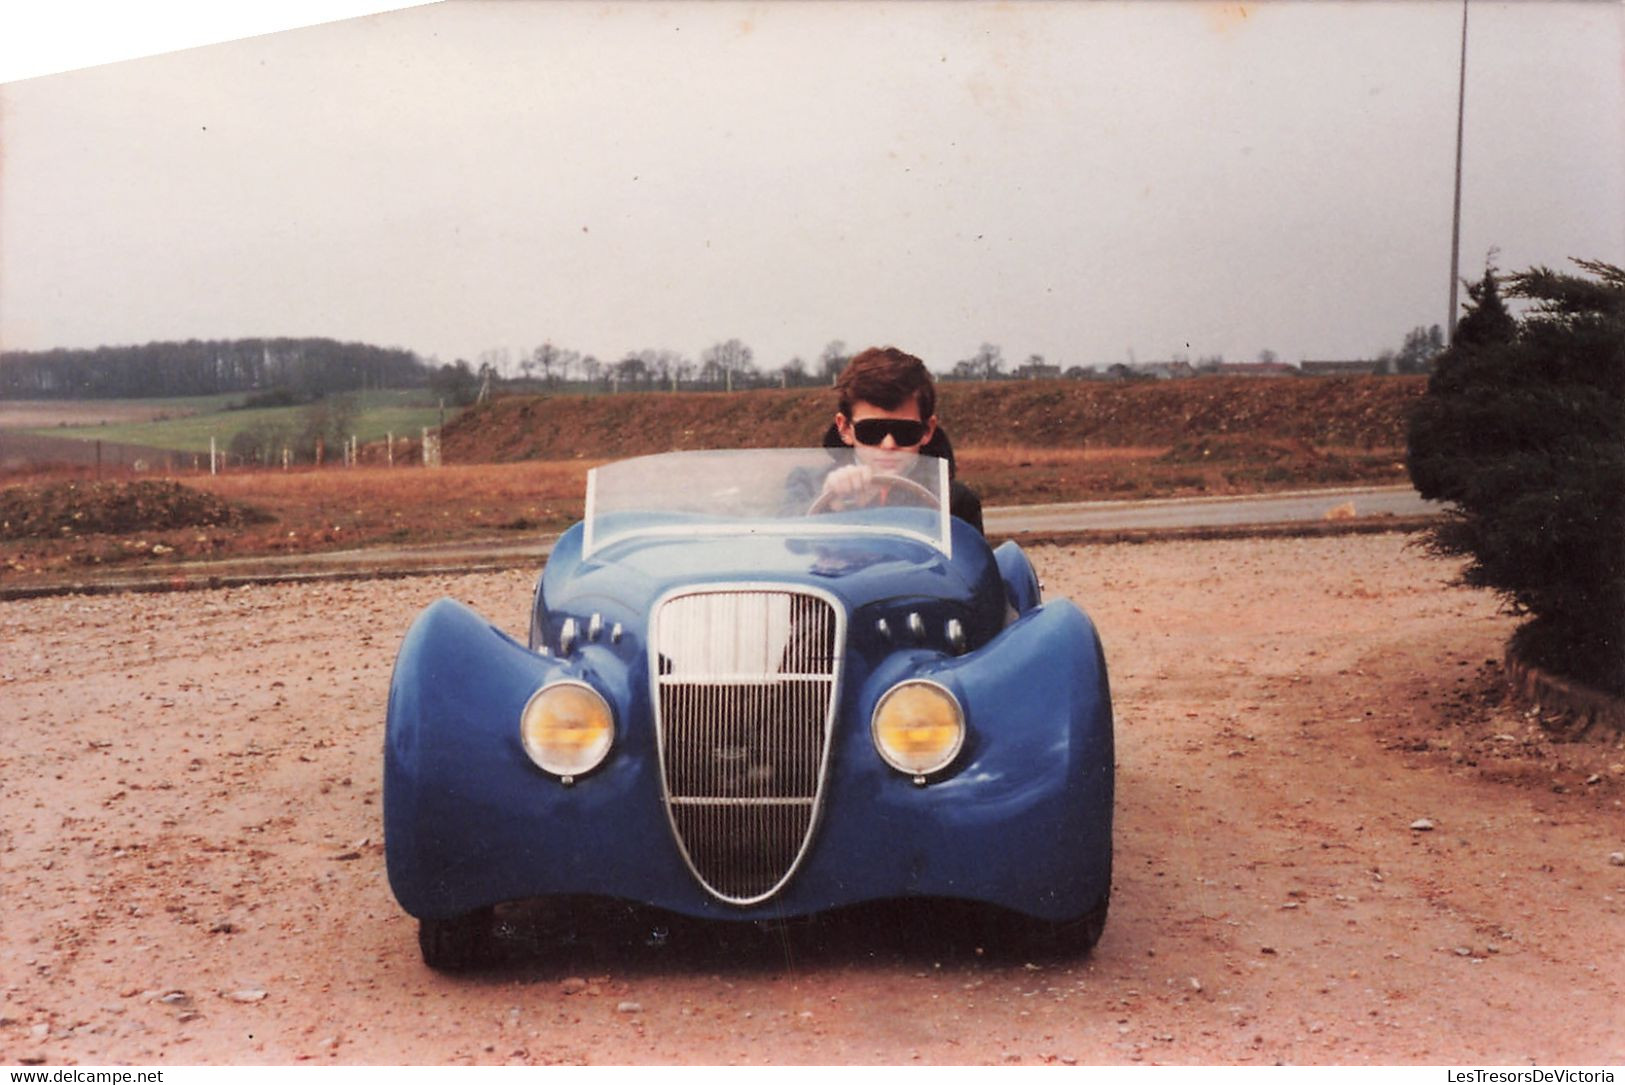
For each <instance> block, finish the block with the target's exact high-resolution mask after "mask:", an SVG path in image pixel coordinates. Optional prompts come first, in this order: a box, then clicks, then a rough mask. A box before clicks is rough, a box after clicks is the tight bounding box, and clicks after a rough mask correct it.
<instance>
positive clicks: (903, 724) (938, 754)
mask: <svg viewBox="0 0 1625 1085" xmlns="http://www.w3.org/2000/svg"><path fill="white" fill-rule="evenodd" d="M870 729H871V730H872V731H873V733H874V740H875V749H877V750H879V751H880V756H881V757H883V758H885V760H886V763H887V764H888V765H890V766H891V767H892V768H894V769H896V770H897V771H898V772H906V773H908V774H909V775H911V776H925V775H928V774H930V773H933V772H936V771H938V770H939V769H943V768H946V767H947V766H948V763H949V762H951V761H952V760H953V759H954V757H955V756H956V755H957V754H958V753H959V747H960V746H962V745H964V742H965V713H964V712H963V710H961V709H960V707H959V702H958V701H957V700H955V699H954V695H953V694H951V693H949V692H948V691H947V690H946V689H944V688H943V687H942V686H939V685H937V684H936V683H935V682H926V681H922V680H919V679H913V680H910V681H907V682H900V683H898V684H897V685H895V686H893V687H892V688H891V689H889V690H887V691H886V695H885V696H884V697H882V698H880V703H879V704H877V705H876V706H875V715H874V720H873V723H872V724H871V728H870Z"/></svg>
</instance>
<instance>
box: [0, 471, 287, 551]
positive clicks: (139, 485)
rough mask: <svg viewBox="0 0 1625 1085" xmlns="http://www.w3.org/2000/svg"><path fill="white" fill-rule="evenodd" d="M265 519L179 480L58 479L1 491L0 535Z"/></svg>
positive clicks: (230, 524)
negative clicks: (183, 484) (88, 480)
mask: <svg viewBox="0 0 1625 1085" xmlns="http://www.w3.org/2000/svg"><path fill="white" fill-rule="evenodd" d="M267 519H269V517H267V516H266V515H265V514H264V513H261V512H259V511H257V510H255V509H253V508H250V507H248V506H243V505H233V504H231V503H230V502H227V501H224V500H222V499H221V498H219V497H216V496H215V495H213V494H207V493H203V492H201V491H199V490H194V489H191V488H190V487H187V486H182V485H181V484H180V483H178V482H146V481H141V482H58V483H52V484H49V485H45V486H16V487H12V488H8V489H5V490H0V539H46V538H51V539H54V538H59V537H62V536H69V535H90V534H101V535H120V534H126V533H129V532H132V531H165V530H169V529H171V528H185V527H235V526H240V525H243V524H251V523H262V522H264V521H266V520H267Z"/></svg>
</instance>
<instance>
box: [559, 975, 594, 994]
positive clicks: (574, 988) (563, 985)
mask: <svg viewBox="0 0 1625 1085" xmlns="http://www.w3.org/2000/svg"><path fill="white" fill-rule="evenodd" d="M586 989H587V981H586V980H584V979H582V978H581V977H580V976H569V977H566V978H565V979H562V980H560V981H559V993H561V994H566V995H579V994H580V993H581V992H582V991H585V990H586Z"/></svg>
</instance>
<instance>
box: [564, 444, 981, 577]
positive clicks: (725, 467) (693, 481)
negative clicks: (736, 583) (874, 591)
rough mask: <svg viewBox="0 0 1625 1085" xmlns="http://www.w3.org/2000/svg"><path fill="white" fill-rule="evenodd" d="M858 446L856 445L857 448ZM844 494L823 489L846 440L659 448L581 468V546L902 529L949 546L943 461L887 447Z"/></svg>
mask: <svg viewBox="0 0 1625 1085" xmlns="http://www.w3.org/2000/svg"><path fill="white" fill-rule="evenodd" d="M860 455H861V454H860ZM888 457H889V459H888V462H887V463H886V464H885V467H886V470H885V471H878V470H874V469H872V468H871V470H870V472H869V475H868V476H867V478H866V479H865V480H863V481H862V482H861V484H859V485H856V486H855V487H854V489H855V491H856V492H855V493H853V495H852V497H851V499H850V500H846V499H840V500H837V499H835V498H834V497H833V495H831V496H821V495H822V494H823V492H824V481H825V479H826V478H827V477H828V476H829V474H830V473H831V472H832V471H835V470H837V469H840V468H843V467H847V468H850V467H852V466H854V465H857V463H858V461H856V460H855V459H854V454H853V452H852V450H851V449H844V448H843V449H828V448H752V449H741V450H733V449H730V450H726V451H706V452H667V453H663V454H661V455H658V456H640V457H638V458H637V459H632V460H622V461H620V462H619V463H611V464H606V465H604V466H603V467H597V468H594V469H593V470H592V471H591V472H590V473H589V474H588V475H587V511H586V527H585V529H584V530H585V537H584V538H583V540H582V551H583V553H584V554H591V553H592V552H594V551H595V550H601V549H603V548H604V547H606V546H608V545H610V544H611V543H612V542H616V541H618V540H620V539H625V538H632V537H643V536H657V535H665V536H673V535H678V536H694V535H704V536H723V535H741V534H754V535H762V534H785V535H803V536H805V535H846V536H851V535H864V534H884V535H893V536H895V535H904V536H909V537H912V538H917V539H919V540H921V541H922V542H925V543H927V544H929V545H931V546H934V547H936V548H937V549H939V550H941V551H942V552H943V553H944V554H946V553H948V552H949V542H948V540H949V532H948V501H947V494H948V461H946V460H941V459H937V458H935V457H933V456H919V455H915V454H912V453H908V454H902V455H899V454H897V453H888Z"/></svg>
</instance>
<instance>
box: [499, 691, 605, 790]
mask: <svg viewBox="0 0 1625 1085" xmlns="http://www.w3.org/2000/svg"><path fill="white" fill-rule="evenodd" d="M519 734H520V737H521V739H523V741H524V743H525V752H526V753H528V754H529V755H530V759H531V760H532V761H534V762H536V763H537V764H538V765H540V766H541V767H542V768H543V769H545V770H546V771H548V772H551V773H554V774H555V775H558V776H579V775H581V774H582V773H584V772H589V771H591V770H592V769H594V768H596V767H597V766H598V763H599V762H600V761H602V760H603V759H604V756H605V755H606V754H608V753H609V747H610V743H611V742H613V741H614V738H615V720H614V718H613V717H612V716H611V715H610V711H609V705H608V704H607V703H606V702H605V701H604V699H603V698H602V697H600V696H599V695H598V691H597V690H595V689H593V688H592V687H591V686H589V685H586V684H585V683H583V682H554V683H553V684H552V685H548V686H543V687H542V688H541V689H539V690H537V691H536V692H535V694H533V695H532V696H531V698H530V700H529V701H528V702H526V704H525V710H524V711H523V712H521V713H520V714H519Z"/></svg>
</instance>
